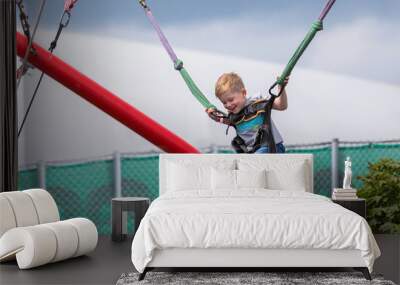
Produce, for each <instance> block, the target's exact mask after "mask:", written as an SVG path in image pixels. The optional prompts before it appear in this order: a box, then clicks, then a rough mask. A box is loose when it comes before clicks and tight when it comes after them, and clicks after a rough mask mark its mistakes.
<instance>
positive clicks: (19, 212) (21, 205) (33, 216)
mask: <svg viewBox="0 0 400 285" xmlns="http://www.w3.org/2000/svg"><path fill="white" fill-rule="evenodd" d="M0 195H1V196H3V197H4V198H6V199H7V200H8V202H9V203H10V205H11V208H12V209H13V213H14V216H15V221H16V225H17V227H26V226H33V225H37V224H38V223H39V219H38V215H37V212H36V209H35V205H34V204H33V201H32V199H31V197H30V196H29V195H27V194H26V193H23V192H21V191H11V192H3V193H0Z"/></svg>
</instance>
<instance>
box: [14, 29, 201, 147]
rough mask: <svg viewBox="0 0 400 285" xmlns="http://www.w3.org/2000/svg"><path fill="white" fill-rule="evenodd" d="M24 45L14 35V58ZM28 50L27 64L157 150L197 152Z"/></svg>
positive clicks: (44, 54)
mask: <svg viewBox="0 0 400 285" xmlns="http://www.w3.org/2000/svg"><path fill="white" fill-rule="evenodd" d="M27 45H28V40H27V38H26V37H25V36H24V35H22V34H21V33H19V32H17V54H18V56H20V57H23V56H24V54H25V50H26V49H27ZM32 47H33V48H34V49H35V51H36V53H35V55H30V56H29V57H28V61H29V62H30V63H31V64H33V65H34V66H35V67H37V68H38V69H40V70H42V71H43V72H44V73H46V74H47V75H48V76H50V77H51V78H53V79H54V80H56V81H58V82H59V83H61V84H62V85H64V86H65V87H67V88H68V89H70V90H71V91H73V92H75V93H76V94H77V95H79V96H81V97H82V98H84V99H85V100H87V101H89V102H90V103H92V104H93V105H95V106H96V107H98V108H99V109H100V110H102V111H104V112H105V113H107V114H108V115H110V116H111V117H113V118H114V119H116V120H118V121H119V122H121V123H122V124H124V125H125V126H127V127H128V128H130V129H131V130H133V131H134V132H136V133H138V134H139V135H140V136H142V137H144V138H145V139H146V140H148V141H149V142H151V143H153V144H154V145H156V146H158V147H159V148H160V149H162V150H164V151H165V152H171V153H199V150H197V149H196V148H195V147H193V146H192V145H190V144H189V143H187V142H186V141H184V140H183V139H182V138H180V137H178V136H177V135H175V134H174V133H172V132H171V131H169V130H168V129H166V128H165V127H163V126H162V125H160V124H159V123H157V122H156V121H154V120H153V119H151V118H149V117H148V116H146V115H145V114H144V113H142V112H141V111H140V110H138V109H136V108H135V107H133V106H131V105H130V104H128V103H127V102H125V101H124V100H122V99H121V98H119V97H118V96H116V95H114V94H113V93H111V92H110V91H108V90H107V89H105V88H104V87H102V86H101V85H100V84H98V83H96V82H95V81H93V80H92V79H90V78H89V77H87V76H86V75H84V74H82V73H81V72H79V71H78V70H76V69H75V68H73V67H72V66H70V65H68V64H67V63H65V62H64V61H62V60H61V59H60V58H59V57H57V56H55V55H54V54H51V53H50V52H48V51H47V50H45V49H44V48H42V47H41V46H39V45H37V44H36V43H33V45H32Z"/></svg>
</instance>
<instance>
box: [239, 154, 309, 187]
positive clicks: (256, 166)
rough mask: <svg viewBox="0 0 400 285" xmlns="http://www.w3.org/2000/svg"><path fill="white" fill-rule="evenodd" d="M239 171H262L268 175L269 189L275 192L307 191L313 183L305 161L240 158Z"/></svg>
mask: <svg viewBox="0 0 400 285" xmlns="http://www.w3.org/2000/svg"><path fill="white" fill-rule="evenodd" d="M238 169H239V170H262V169H265V170H266V173H267V179H266V180H267V188H268V189H273V190H290V191H306V189H310V183H312V182H311V181H308V179H307V177H309V174H308V171H309V170H308V168H307V165H306V163H305V161H304V160H290V161H289V160H284V159H270V160H262V159H257V158H251V159H250V158H249V159H246V158H240V159H239V160H238Z"/></svg>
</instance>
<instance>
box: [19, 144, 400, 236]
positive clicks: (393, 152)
mask: <svg viewBox="0 0 400 285" xmlns="http://www.w3.org/2000/svg"><path fill="white" fill-rule="evenodd" d="M203 152H217V153H232V150H230V149H229V148H227V147H212V148H208V149H207V150H206V149H205V150H203ZM287 152H288V153H311V154H313V155H314V191H315V193H318V194H321V195H324V196H330V193H331V187H332V182H331V176H332V175H331V173H332V170H331V165H332V148H331V143H329V142H328V143H320V144H312V145H311V144H310V145H291V146H287ZM347 156H350V157H351V159H352V161H353V164H352V170H353V177H354V179H353V185H354V187H356V188H359V187H360V186H361V182H360V180H359V179H357V176H359V175H364V174H366V171H367V167H368V162H376V161H378V160H379V159H382V158H392V159H396V160H400V141H396V142H375V143H360V142H341V143H340V144H339V148H338V161H339V164H338V166H337V168H338V173H339V177H338V181H339V185H341V181H342V179H343V175H342V174H343V168H344V164H343V161H344V160H345V159H346V157H347ZM115 165H117V164H115V161H114V158H113V157H111V156H110V157H107V158H102V159H98V160H92V161H84V162H68V163H61V162H59V163H48V164H45V167H44V170H43V169H42V171H44V172H45V175H44V177H45V179H44V180H45V186H44V187H45V188H46V189H47V190H48V191H49V192H50V193H51V194H52V195H53V197H54V199H55V200H56V203H57V205H58V208H59V211H60V215H61V219H68V218H72V217H78V216H79V217H87V218H89V219H91V220H92V221H93V222H94V223H95V224H96V225H97V228H98V231H99V233H100V234H110V232H111V226H110V221H111V198H112V197H115V196H116V195H117V193H116V190H115V186H114V184H115V178H114V174H115V169H114V166H115ZM120 165H121V166H120V168H121V171H120V172H121V190H120V191H121V194H122V196H136V197H149V198H150V199H151V200H154V199H155V198H156V197H157V196H158V154H156V153H153V154H146V155H133V154H125V155H124V154H122V155H121V158H120ZM39 176H40V171H39V170H38V169H36V168H35V167H33V168H32V167H31V168H29V169H23V170H20V172H19V185H18V188H19V189H20V190H22V189H28V188H37V187H39V183H40V179H39ZM42 183H43V182H42ZM129 220H130V221H132V220H133V219H129ZM131 228H132V222H130V223H129V224H128V230H130V229H131Z"/></svg>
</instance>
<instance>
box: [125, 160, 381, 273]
mask: <svg viewBox="0 0 400 285" xmlns="http://www.w3.org/2000/svg"><path fill="white" fill-rule="evenodd" d="M312 169H313V165H312V155H308V154H296V155H295V154H268V155H266V154H261V155H248V154H201V155H199V154H162V155H160V161H159V183H160V184H159V189H160V197H159V198H157V199H156V200H155V201H154V202H153V203H152V205H151V206H150V208H149V210H148V211H147V213H146V215H145V217H144V218H143V220H142V222H141V224H140V226H139V228H138V231H137V233H136V235H135V237H134V240H133V243H132V262H133V264H134V266H135V267H136V269H137V270H138V271H139V272H141V273H143V274H142V275H141V278H143V277H144V274H145V273H146V271H147V270H148V269H150V268H154V267H168V268H170V267H238V268H243V267H354V268H359V269H362V271H363V273H364V275H365V276H366V278H369V272H371V271H372V267H373V263H374V260H375V259H376V258H377V257H378V256H379V255H380V251H379V248H378V246H377V244H376V242H375V239H374V237H373V235H372V233H371V230H370V228H369V226H368V224H367V222H366V221H365V220H364V219H363V218H362V217H360V216H359V215H357V214H355V213H353V212H351V211H349V210H347V209H344V208H343V207H341V206H339V205H337V204H335V203H332V202H331V201H330V199H328V198H326V197H322V196H320V195H315V194H312V193H313V179H312V178H313V172H312ZM367 268H368V269H367Z"/></svg>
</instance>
